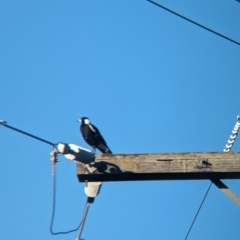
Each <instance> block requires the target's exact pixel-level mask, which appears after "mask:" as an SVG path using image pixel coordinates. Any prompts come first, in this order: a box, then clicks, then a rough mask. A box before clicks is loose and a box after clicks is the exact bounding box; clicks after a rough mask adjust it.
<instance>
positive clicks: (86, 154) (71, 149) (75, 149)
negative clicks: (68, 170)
mask: <svg viewBox="0 0 240 240" xmlns="http://www.w3.org/2000/svg"><path fill="white" fill-rule="evenodd" d="M57 148H58V151H59V152H60V153H62V154H63V155H64V156H65V157H66V158H68V159H70V160H73V161H78V162H81V163H84V164H89V163H91V162H93V161H94V155H93V154H92V153H91V152H90V151H89V150H88V149H86V148H83V147H80V146H77V145H75V144H65V143H59V144H58V146H57Z"/></svg>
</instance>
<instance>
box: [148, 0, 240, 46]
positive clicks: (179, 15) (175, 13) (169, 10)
mask: <svg viewBox="0 0 240 240" xmlns="http://www.w3.org/2000/svg"><path fill="white" fill-rule="evenodd" d="M147 1H148V2H150V3H152V4H155V5H156V6H158V7H160V8H163V9H164V10H166V11H168V12H170V13H172V14H174V15H176V16H178V17H180V18H183V19H185V20H187V21H188V22H191V23H193V24H195V25H197V26H199V27H201V28H203V29H205V30H207V31H209V32H211V33H214V34H216V35H218V36H219V37H222V38H224V39H226V40H228V41H230V42H233V43H235V44H237V45H240V42H237V41H235V40H233V39H231V38H229V37H227V36H224V35H223V34H221V33H218V32H216V31H214V30H212V29H210V28H208V27H205V26H203V25H202V24H200V23H197V22H195V21H193V20H191V19H189V18H187V17H185V16H183V15H181V14H179V13H177V12H174V11H173V10H171V9H169V8H167V7H165V6H163V5H161V4H160V3H157V2H155V1H152V0H147Z"/></svg>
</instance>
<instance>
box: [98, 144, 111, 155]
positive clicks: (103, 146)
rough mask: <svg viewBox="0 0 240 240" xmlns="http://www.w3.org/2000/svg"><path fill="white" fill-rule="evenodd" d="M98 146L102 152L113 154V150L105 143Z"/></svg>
mask: <svg viewBox="0 0 240 240" xmlns="http://www.w3.org/2000/svg"><path fill="white" fill-rule="evenodd" d="M97 148H98V149H99V151H100V152H102V153H107V154H112V151H111V150H110V149H109V148H108V147H107V146H105V145H103V144H99V145H98V146H97Z"/></svg>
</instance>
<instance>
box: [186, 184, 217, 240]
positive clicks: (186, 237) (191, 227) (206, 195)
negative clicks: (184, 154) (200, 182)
mask: <svg viewBox="0 0 240 240" xmlns="http://www.w3.org/2000/svg"><path fill="white" fill-rule="evenodd" d="M211 186H212V182H211V183H210V185H209V187H208V189H207V192H206V193H205V196H204V198H203V200H202V202H201V204H200V206H199V208H198V210H197V213H196V214H195V217H194V219H193V221H192V223H191V226H190V228H189V230H188V232H187V235H186V237H185V238H184V240H186V239H187V238H188V235H189V233H190V232H191V230H192V227H193V224H194V222H195V220H196V219H197V216H198V214H199V212H200V210H201V208H202V205H203V203H204V201H205V199H206V197H207V195H208V192H209V190H210V188H211Z"/></svg>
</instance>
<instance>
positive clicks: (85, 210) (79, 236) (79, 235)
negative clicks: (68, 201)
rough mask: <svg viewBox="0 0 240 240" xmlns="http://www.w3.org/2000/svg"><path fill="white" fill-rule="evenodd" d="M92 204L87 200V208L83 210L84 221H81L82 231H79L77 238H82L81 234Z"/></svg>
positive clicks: (78, 239)
mask: <svg viewBox="0 0 240 240" xmlns="http://www.w3.org/2000/svg"><path fill="white" fill-rule="evenodd" d="M90 204H91V203H88V202H86V205H85V208H84V211H83V217H82V222H81V223H82V224H81V227H80V231H79V234H78V237H77V240H82V239H81V235H82V231H83V227H84V224H85V221H86V218H87V213H88V210H89V206H90Z"/></svg>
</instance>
